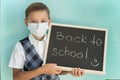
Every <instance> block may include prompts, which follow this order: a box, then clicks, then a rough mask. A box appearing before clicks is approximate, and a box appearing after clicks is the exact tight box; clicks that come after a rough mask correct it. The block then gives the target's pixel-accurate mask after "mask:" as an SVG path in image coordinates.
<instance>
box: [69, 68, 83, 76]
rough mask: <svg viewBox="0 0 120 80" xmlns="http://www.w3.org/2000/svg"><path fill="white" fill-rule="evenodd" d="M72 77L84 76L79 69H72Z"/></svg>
mask: <svg viewBox="0 0 120 80" xmlns="http://www.w3.org/2000/svg"><path fill="white" fill-rule="evenodd" d="M71 74H72V75H73V76H82V75H84V71H83V70H81V69H80V68H74V69H73V70H72V73H71Z"/></svg>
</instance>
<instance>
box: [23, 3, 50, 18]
mask: <svg viewBox="0 0 120 80" xmlns="http://www.w3.org/2000/svg"><path fill="white" fill-rule="evenodd" d="M39 10H41V11H44V10H45V11H46V12H47V14H48V18H50V10H49V8H48V7H47V6H46V5H45V4H43V3H41V2H35V3H32V4H31V5H29V6H28V7H27V9H26V10H25V17H26V19H27V17H28V15H29V14H30V13H31V12H34V11H39Z"/></svg>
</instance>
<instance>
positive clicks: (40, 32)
mask: <svg viewBox="0 0 120 80" xmlns="http://www.w3.org/2000/svg"><path fill="white" fill-rule="evenodd" d="M28 29H29V30H30V32H31V33H32V34H33V35H35V36H37V37H43V36H44V35H45V34H46V33H47V30H48V23H47V22H46V23H28Z"/></svg>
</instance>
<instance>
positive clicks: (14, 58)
mask: <svg viewBox="0 0 120 80" xmlns="http://www.w3.org/2000/svg"><path fill="white" fill-rule="evenodd" d="M29 40H30V43H31V44H32V45H33V46H34V48H35V50H36V51H37V53H38V54H39V56H40V58H41V59H42V60H43V56H44V49H45V41H46V36H45V37H44V38H43V40H41V41H38V40H36V39H35V38H34V37H33V36H32V34H30V35H29ZM25 60H26V59H25V51H24V49H23V47H22V45H21V43H20V42H17V44H16V46H15V48H14V49H13V52H12V55H11V59H10V62H9V67H11V68H18V69H22V68H23V67H24V63H25Z"/></svg>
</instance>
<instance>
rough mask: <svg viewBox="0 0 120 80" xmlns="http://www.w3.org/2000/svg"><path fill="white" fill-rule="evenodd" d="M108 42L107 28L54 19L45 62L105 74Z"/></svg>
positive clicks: (65, 67)
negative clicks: (58, 22)
mask: <svg viewBox="0 0 120 80" xmlns="http://www.w3.org/2000/svg"><path fill="white" fill-rule="evenodd" d="M106 42H107V29H101V28H91V27H83V26H74V25H66V24H57V23H53V24H52V26H51V27H50V29H49V31H48V40H47V45H46V50H45V58H44V64H46V63H57V65H58V66H60V67H62V68H64V69H65V70H66V69H68V70H70V69H72V68H74V67H80V68H81V69H83V70H85V71H86V72H93V73H94V72H95V73H101V74H105V62H106V61H105V59H106Z"/></svg>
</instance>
